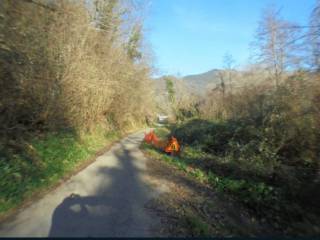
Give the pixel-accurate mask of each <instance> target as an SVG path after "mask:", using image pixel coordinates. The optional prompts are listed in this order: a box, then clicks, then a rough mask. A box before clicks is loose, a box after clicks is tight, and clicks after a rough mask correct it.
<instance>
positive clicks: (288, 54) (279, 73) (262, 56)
mask: <svg viewBox="0 0 320 240" xmlns="http://www.w3.org/2000/svg"><path fill="white" fill-rule="evenodd" d="M299 33H300V30H299V28H298V27H296V25H295V24H293V23H291V22H288V21H285V20H283V19H281V17H280V10H277V9H276V8H274V7H270V8H267V9H265V10H264V11H263V15H262V19H261V21H260V23H259V26H258V29H257V32H256V36H255V38H256V40H255V42H254V43H253V47H254V50H256V51H255V56H256V57H257V60H258V62H259V63H260V64H262V65H263V66H264V67H265V68H266V69H267V70H268V71H269V73H270V75H271V77H272V78H273V79H274V81H275V85H276V86H278V85H279V83H280V82H281V80H282V78H283V75H284V73H285V71H286V70H288V69H292V68H294V67H295V66H297V65H298V64H299V61H300V57H299V54H298V50H299V45H298V44H297V42H296V39H299V37H298V35H299Z"/></svg>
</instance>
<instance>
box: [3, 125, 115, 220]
mask: <svg viewBox="0 0 320 240" xmlns="http://www.w3.org/2000/svg"><path fill="white" fill-rule="evenodd" d="M119 137H120V134H119V133H117V132H105V131H104V130H102V129H97V130H96V131H95V132H93V133H87V134H83V135H82V136H81V138H80V137H77V136H76V135H74V134H73V133H70V132H58V133H49V134H47V135H46V136H44V137H39V138H33V139H32V140H31V141H29V142H28V143H27V144H24V147H23V148H22V149H20V151H17V150H16V149H10V148H5V147H0V169H1V179H0V189H1V191H0V214H4V213H5V212H7V211H8V210H10V209H12V208H14V207H16V206H17V205H19V204H20V203H22V202H23V200H25V199H26V198H28V197H30V196H31V195H32V194H33V193H34V192H36V191H38V190H41V189H45V188H47V187H50V186H52V185H54V184H55V183H57V182H58V181H59V180H60V179H62V178H63V176H65V175H66V174H68V173H70V172H72V171H73V170H74V169H75V168H76V167H77V166H78V165H80V164H81V163H83V162H84V161H85V160H87V159H89V158H90V157H92V156H94V155H95V153H96V152H97V151H98V150H99V149H101V148H103V147H104V146H106V145H107V144H108V143H111V142H113V141H115V140H116V139H119Z"/></svg>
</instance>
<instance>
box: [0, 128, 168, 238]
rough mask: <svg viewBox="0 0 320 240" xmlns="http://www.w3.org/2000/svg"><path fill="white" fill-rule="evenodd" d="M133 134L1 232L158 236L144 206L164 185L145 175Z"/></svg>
mask: <svg viewBox="0 0 320 240" xmlns="http://www.w3.org/2000/svg"><path fill="white" fill-rule="evenodd" d="M142 138H143V132H139V133H135V134H132V135H130V136H128V137H126V138H125V139H123V140H122V141H121V142H119V143H117V144H115V145H114V146H113V147H112V148H111V149H110V150H109V151H107V152H106V153H104V154H103V155H102V156H100V157H98V158H97V160H96V161H95V162H94V163H92V164H91V165H89V166H88V167H87V168H85V169H83V170H82V171H81V172H79V173H78V174H76V175H75V176H73V177H72V178H70V179H69V180H68V181H67V182H65V183H64V184H62V185H60V186H59V187H58V188H56V189H55V190H53V191H52V192H50V193H48V194H47V195H45V196H44V197H43V198H42V199H40V200H37V201H35V202H34V203H33V204H32V205H30V206H29V207H27V208H24V209H22V210H20V211H19V212H18V213H17V214H15V215H14V216H12V217H10V218H9V219H7V220H6V221H5V222H3V223H2V224H1V225H0V237H47V236H49V237H149V236H161V235H160V234H159V232H158V230H156V229H159V226H160V219H159V218H158V217H157V216H155V215H153V213H151V212H150V211H149V210H147V209H146V208H145V207H144V206H145V204H146V203H147V202H148V201H149V200H151V199H153V198H155V197H157V196H158V195H159V194H161V193H162V192H164V191H166V190H165V187H164V186H162V187H161V184H160V185H159V186H157V187H155V186H153V187H151V185H150V184H148V183H146V181H145V180H144V175H145V174H146V170H147V169H146V161H148V159H147V158H145V157H144V155H143V154H142V152H141V151H140V150H139V144H140V142H141V140H142Z"/></svg>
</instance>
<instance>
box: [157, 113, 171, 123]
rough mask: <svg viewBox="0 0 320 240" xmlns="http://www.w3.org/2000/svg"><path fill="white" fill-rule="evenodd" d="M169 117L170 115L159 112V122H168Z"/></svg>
mask: <svg viewBox="0 0 320 240" xmlns="http://www.w3.org/2000/svg"><path fill="white" fill-rule="evenodd" d="M168 118H169V117H168V116H167V115H161V114H158V123H167V122H168Z"/></svg>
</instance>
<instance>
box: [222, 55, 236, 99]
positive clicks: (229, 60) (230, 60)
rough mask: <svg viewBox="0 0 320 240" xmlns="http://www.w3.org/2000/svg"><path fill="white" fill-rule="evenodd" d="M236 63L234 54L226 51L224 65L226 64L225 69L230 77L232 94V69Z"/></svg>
mask: <svg viewBox="0 0 320 240" xmlns="http://www.w3.org/2000/svg"><path fill="white" fill-rule="evenodd" d="M234 63H235V60H234V58H233V56H232V55H231V54H230V53H226V54H225V55H224V56H223V65H224V70H225V71H226V74H227V77H228V82H229V87H230V93H231V94H232V71H233V68H234Z"/></svg>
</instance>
